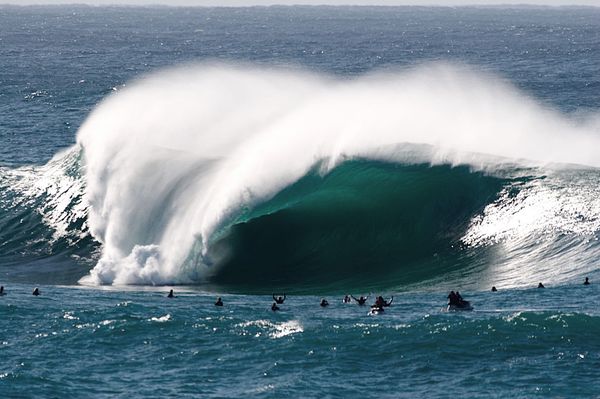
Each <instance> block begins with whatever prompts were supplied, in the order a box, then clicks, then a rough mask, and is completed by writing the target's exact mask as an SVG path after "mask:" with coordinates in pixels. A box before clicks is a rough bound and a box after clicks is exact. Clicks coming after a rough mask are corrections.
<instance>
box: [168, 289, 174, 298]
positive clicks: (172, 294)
mask: <svg viewBox="0 0 600 399" xmlns="http://www.w3.org/2000/svg"><path fill="white" fill-rule="evenodd" d="M167 298H175V294H174V293H173V290H171V291H169V295H167Z"/></svg>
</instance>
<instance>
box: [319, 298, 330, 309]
mask: <svg viewBox="0 0 600 399" xmlns="http://www.w3.org/2000/svg"><path fill="white" fill-rule="evenodd" d="M320 305H321V307H322V308H324V307H326V306H329V302H327V299H325V298H322V299H321V303H320Z"/></svg>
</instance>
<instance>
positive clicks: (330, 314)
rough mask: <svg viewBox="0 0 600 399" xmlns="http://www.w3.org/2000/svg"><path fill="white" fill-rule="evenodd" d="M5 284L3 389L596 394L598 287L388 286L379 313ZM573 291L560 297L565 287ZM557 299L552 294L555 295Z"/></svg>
mask: <svg viewBox="0 0 600 399" xmlns="http://www.w3.org/2000/svg"><path fill="white" fill-rule="evenodd" d="M40 289H41V291H42V295H41V296H40V297H33V296H31V293H30V287H29V286H23V285H16V286H12V287H10V290H9V292H8V295H7V296H4V297H2V298H0V300H1V303H0V304H1V306H0V312H1V313H0V316H1V317H2V320H3V328H2V332H1V333H0V334H1V335H0V344H1V347H0V351H1V353H2V358H3V359H4V361H3V364H2V367H1V370H0V375H1V376H2V377H1V379H0V384H2V390H3V392H4V394H5V395H7V397H29V396H34V393H35V396H38V397H39V396H41V397H55V396H81V395H83V396H94V397H114V396H117V397H120V396H125V395H127V396H130V395H133V396H136V397H142V396H144V397H147V396H150V397H158V396H164V395H176V396H188V395H189V396H198V397H240V396H251V397H281V396H282V395H284V396H297V395H302V396H305V397H346V396H356V395H367V396H370V397H379V396H383V397H414V396H424V395H425V396H428V397H447V395H448V393H449V392H453V393H456V394H460V395H462V396H467V397H484V396H485V397H505V396H506V395H511V396H515V397H533V396H540V397H549V396H550V397H591V396H594V395H595V394H596V393H597V392H596V382H597V380H598V376H599V375H598V366H599V364H600V342H599V341H598V334H599V333H600V313H599V312H598V307H597V304H598V301H599V300H600V291H599V290H598V285H597V284H593V285H590V286H587V287H584V286H582V285H579V284H576V285H575V284H574V285H567V286H562V287H547V288H546V289H544V290H541V289H540V290H538V289H537V288H533V289H521V290H500V291H499V292H496V293H492V292H477V293H469V294H464V293H463V295H464V296H465V297H466V298H467V299H469V300H471V302H472V303H474V305H475V310H474V311H472V312H459V313H452V312H451V313H447V312H442V311H441V309H440V308H441V304H443V303H444V298H445V293H442V292H431V293H423V292H411V293H405V294H396V295H395V296H394V303H393V305H392V306H391V307H389V308H387V310H386V312H385V314H384V315H379V316H370V315H368V314H367V313H368V312H367V307H361V306H358V305H356V304H343V303H342V301H341V297H339V296H338V297H335V296H329V297H327V299H328V300H329V302H330V306H329V307H328V308H324V309H323V308H320V307H319V305H318V304H319V300H320V297H316V296H291V295H290V296H288V299H287V300H286V301H285V303H284V304H283V305H282V306H281V308H282V310H281V311H280V312H277V313H273V312H271V310H270V304H271V302H272V300H271V298H270V297H269V296H256V295H252V296H246V295H223V301H224V303H225V306H224V307H222V308H218V307H215V306H213V302H214V300H215V295H213V294H207V293H202V292H198V291H195V290H194V289H190V290H186V289H185V288H183V287H182V288H180V289H177V290H176V295H177V298H173V299H169V298H166V290H164V289H162V290H159V289H150V290H144V291H140V290H133V291H131V290H96V289H92V290H90V289H76V288H69V287H60V286H41V287H40ZM566 293H568V294H566ZM557 298H560V300H557Z"/></svg>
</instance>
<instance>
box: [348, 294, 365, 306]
mask: <svg viewBox="0 0 600 399" xmlns="http://www.w3.org/2000/svg"><path fill="white" fill-rule="evenodd" d="M350 296H351V297H352V299H354V300H355V301H356V302H357V303H358V304H359V305H360V306H363V305H364V304H365V303H366V302H367V299H369V297H368V296H367V297H364V296H362V295H361V297H360V298H358V299H356V298H355V297H354V296H353V295H350Z"/></svg>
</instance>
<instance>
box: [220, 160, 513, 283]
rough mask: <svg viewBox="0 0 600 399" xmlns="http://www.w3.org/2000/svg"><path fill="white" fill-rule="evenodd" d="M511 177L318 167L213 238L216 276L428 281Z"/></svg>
mask: <svg viewBox="0 0 600 399" xmlns="http://www.w3.org/2000/svg"><path fill="white" fill-rule="evenodd" d="M502 182H503V180H502V179H496V178H492V177H489V176H485V175H483V174H481V173H473V172H471V171H470V170H469V168H468V167H456V168H452V167H449V166H430V165H422V164H421V165H412V166H409V165H399V164H392V163H382V162H375V161H367V160H354V161H348V162H345V163H343V164H341V165H340V166H338V167H336V168H334V169H333V170H332V171H330V172H329V173H328V174H327V175H325V176H322V175H320V174H319V173H318V172H316V171H313V172H311V173H309V174H307V175H306V176H305V177H303V178H302V179H300V180H299V181H298V182H296V183H294V184H293V185H291V186H289V187H286V188H285V189H284V190H283V191H281V192H280V193H278V194H277V195H276V196H275V197H274V198H273V199H271V200H269V201H268V202H266V203H265V204H262V205H260V206H258V207H257V208H255V209H253V210H252V211H251V212H250V213H249V214H248V215H247V216H244V217H243V219H242V220H240V221H237V222H236V223H235V224H233V225H231V226H230V227H229V229H228V231H227V232H226V233H225V234H224V236H223V237H221V238H220V239H218V240H217V241H216V242H215V244H213V246H212V247H211V250H210V251H209V255H210V256H211V258H214V260H215V262H216V263H217V264H218V265H219V267H218V268H216V270H215V272H214V275H212V278H211V280H212V281H214V282H216V283H220V284H225V285H233V286H236V287H244V286H245V287H244V289H245V290H249V289H251V288H252V287H257V286H262V285H265V284H267V285H271V286H275V287H285V288H286V289H288V290H289V289H295V290H298V289H302V288H304V287H307V288H313V287H320V288H322V289H323V288H325V287H327V288H328V289H338V290H339V289H341V288H342V287H344V288H346V289H348V288H357V289H358V288H363V289H364V288H366V287H371V288H375V287H378V286H380V285H382V283H383V282H382V276H385V284H388V285H389V284H392V285H397V286H405V285H407V284H410V283H414V282H415V281H421V280H423V279H425V278H428V277H429V276H431V275H436V274H441V273H442V272H444V271H448V270H451V268H450V267H449V266H450V262H449V261H450V259H456V258H457V257H458V256H460V255H461V250H462V249H463V246H462V245H461V243H460V240H461V238H462V237H463V236H464V234H465V232H466V231H467V229H468V227H469V223H470V220H471V219H472V218H473V217H474V216H475V215H477V214H479V213H480V212H481V211H482V210H483V207H484V206H485V205H486V204H487V203H488V202H490V201H491V200H492V199H494V198H495V196H496V194H497V193H498V191H499V190H500V188H501V186H502ZM439 259H443V260H444V261H442V262H440V261H439ZM445 267H446V268H448V269H447V270H444V268H445Z"/></svg>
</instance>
